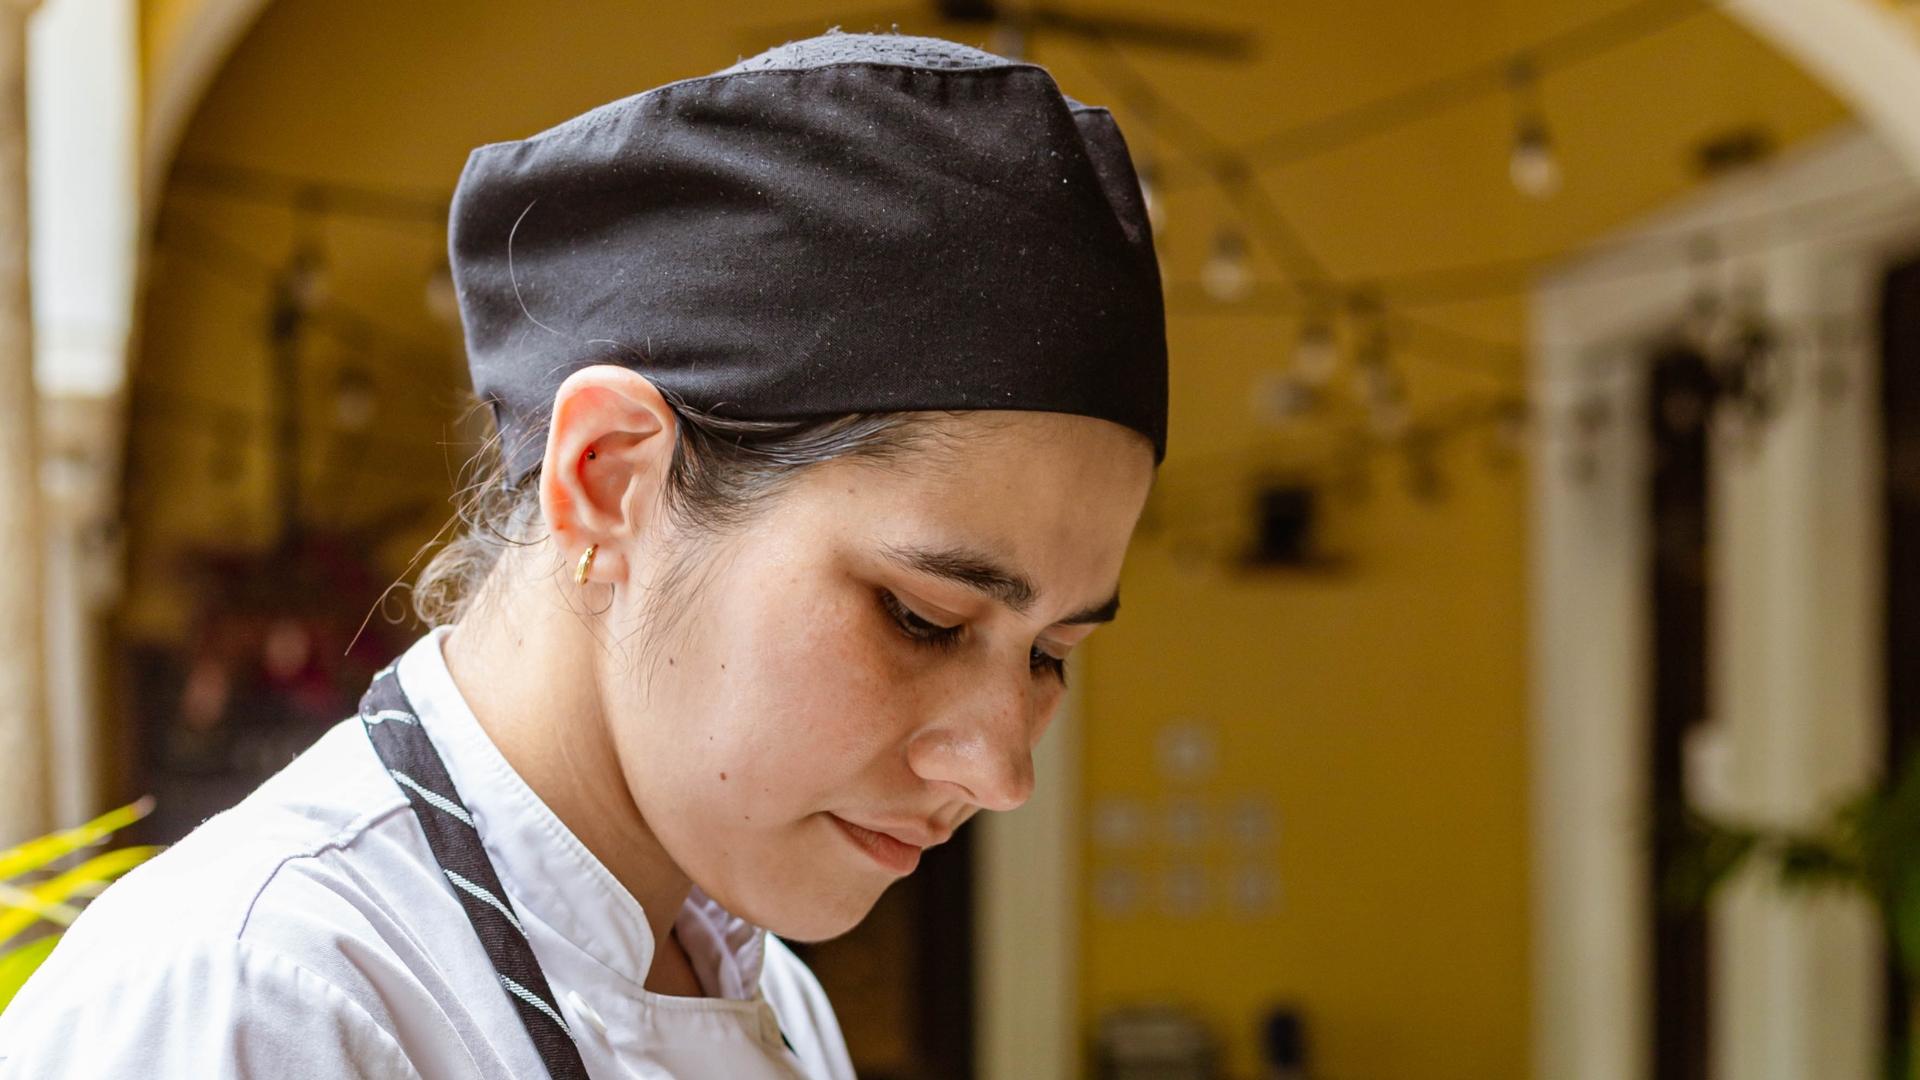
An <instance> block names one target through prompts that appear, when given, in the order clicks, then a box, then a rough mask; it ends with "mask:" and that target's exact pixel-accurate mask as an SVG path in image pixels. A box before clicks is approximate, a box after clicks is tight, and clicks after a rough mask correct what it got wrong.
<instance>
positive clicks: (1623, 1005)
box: [1529, 289, 1650, 1080]
mask: <svg viewBox="0 0 1920 1080" xmlns="http://www.w3.org/2000/svg"><path fill="white" fill-rule="evenodd" d="M1591 292H1592V290H1584V291H1582V290H1577V289H1575V290H1568V289H1553V290H1548V291H1546V292H1544V293H1542V294H1541V295H1540V296H1539V297H1538V299H1537V300H1536V306H1535V324H1534V339H1535V356H1536V363H1537V368H1536V371H1537V374H1536V381H1535V384H1534V390H1533V400H1534V408H1535V409H1536V412H1537V416H1538V428H1539V431H1540V439H1539V442H1538V444H1537V445H1536V446H1535V448H1534V453H1533V458H1532V471H1533V485H1532V494H1533V535H1532V538H1531V544H1530V548H1531V562H1532V566H1531V568H1530V573H1529V589H1530V592H1531V601H1532V603H1531V611H1530V616H1531V617H1530V636H1531V651H1532V665H1531V671H1532V676H1531V696H1532V714H1533V728H1532V741H1533V750H1532V757H1533V770H1532V778H1531V779H1532V789H1533V798H1532V814H1533V882H1534V888H1533V919H1534V932H1533V944H1534V949H1533V983H1534V991H1533V998H1534V1009H1533V1046H1534V1071H1533V1075H1534V1076H1536V1077H1538V1078H1540V1080H1640V1078H1642V1077H1644V1076H1645V1075H1646V1074H1647V1065H1648V1054H1647V1051H1646V1047H1647V1045H1648V1038H1649V1034H1648V1033H1649V1030H1650V1028H1649V1024H1648V1008H1649V995H1648V985H1649V984H1648V979H1649V972H1648V960H1649V952H1648V949H1647V940H1648V918H1647V917H1648V914H1649V913H1648V910H1647V908H1648V905H1647V888H1648V885H1647V855H1646V841H1645V828H1646V820H1647V815H1646V799H1647V795H1646V777H1647V770H1646V753H1647V750H1646V746H1647V744H1646V732H1647V701H1648V697H1647V681H1646V677H1647V664H1646V658H1645V650H1646V647H1647V621H1648V615H1647V588H1648V586H1647V574H1646V565H1647V558H1646V545H1647V541H1646V519H1647V512H1646V505H1647V494H1646V484H1645V480H1644V475H1643V464H1642V463H1643V459H1644V453H1643V446H1642V439H1641V438H1640V432H1641V425H1640V423H1639V418H1640V415H1641V404H1640V403H1641V395H1642V389H1641V383H1642V380H1641V368H1640V365H1639V364H1638V363H1637V362H1636V361H1637V360H1638V357H1637V355H1634V354H1632V353H1631V352H1630V351H1629V350H1628V348H1627V347H1625V346H1622V345H1609V346H1604V347H1596V346H1595V339H1596V338H1600V337H1603V336H1604V335H1603V334H1602V333H1599V332H1596V330H1595V328H1594V327H1593V326H1592V325H1590V323H1587V322H1583V316H1584V315H1585V314H1586V313H1587V312H1588V311H1590V310H1595V309H1598V310H1606V305H1605V303H1604V302H1595V301H1594V298H1593V297H1592V295H1590V294H1591Z"/></svg>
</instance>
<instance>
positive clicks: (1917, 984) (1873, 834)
mask: <svg viewBox="0 0 1920 1080" xmlns="http://www.w3.org/2000/svg"><path fill="white" fill-rule="evenodd" d="M1679 851H1680V853H1679V855H1678V857H1676V858H1675V859H1674V860H1673V861H1672V862H1671V863H1670V864H1669V866H1668V870H1667V873H1666V876H1665V879H1664V880H1663V881H1662V882H1661V888H1662V891H1663V894H1664V895H1663V899H1664V901H1665V902H1666V903H1667V904H1668V905H1669V906H1670V907H1673V908H1675V909H1679V910H1697V909H1699V908H1701V907H1704V906H1705V905H1706V904H1707V903H1708V902H1709V901H1710V900H1711V899H1712V898H1713V895H1714V893H1715V892H1716V891H1718V889H1719V888H1720V887H1721V886H1722V885H1724V884H1725V883H1726V882H1727V881H1728V880H1729V879H1730V878H1732V877H1733V876H1734V874H1735V873H1737V872H1738V871H1739V870H1740V869H1741V868H1742V867H1744V866H1746V865H1748V864H1749V863H1752V862H1755V861H1756V860H1758V861H1761V862H1764V863H1768V864H1771V866H1772V868H1773V872H1774V876H1775V879H1776V880H1777V881H1778V882H1779V883H1780V884H1781V885H1782V886H1785V887H1787V888H1790V889H1797V890H1805V889H1823V888H1841V889H1847V890H1851V891H1855V892H1859V893H1862V894H1864V895H1865V896H1867V897H1868V898H1869V899H1870V900H1872V901H1873V903H1874V906H1875V907H1876V908H1877V909H1878V910H1879V914H1880V918H1881V921H1882V923H1883V924H1884V926H1885V928H1886V934H1887V941H1888V943H1889V944H1890V945H1891V946H1892V948H1893V956H1894V962H1895V964H1896V965H1897V966H1898V967H1899V969H1900V973H1901V977H1902V979H1903V980H1904V981H1905V983H1906V986H1907V988H1908V1013H1907V1016H1906V1017H1905V1018H1904V1021H1905V1024H1904V1027H1905V1030H1904V1032H1903V1037H1902V1039H1901V1045H1899V1046H1896V1047H1893V1048H1891V1049H1892V1053H1891V1054H1890V1061H1889V1066H1890V1068H1889V1075H1892V1076H1900V1077H1911V1078H1912V1080H1920V1056H1916V1055H1914V1054H1913V1053H1912V1048H1913V1038H1914V1033H1915V1032H1916V1031H1920V753H1917V754H1915V755H1914V757H1913V758H1911V759H1910V760H1909V761H1908V762H1907V763H1906V767H1905V768H1903V769H1901V770H1900V771H1899V772H1898V773H1897V774H1896V775H1895V776H1894V777H1893V778H1892V779H1891V780H1889V781H1887V782H1885V783H1882V784H1880V785H1879V786H1877V787H1875V788H1873V789H1871V790H1869V791H1866V792H1863V793H1861V794H1859V795H1857V796H1855V797H1853V798H1851V799H1848V800H1847V801H1846V802H1844V803H1842V804H1841V805H1840V806H1839V807H1838V808H1837V809H1836V810H1834V811H1833V813H1832V814H1831V815H1830V816H1829V817H1828V818H1827V820H1826V821H1825V822H1823V823H1822V824H1821V825H1819V826H1818V827H1816V828H1815V829H1812V830H1810V831H1795V830H1790V829H1768V828H1758V827H1753V826H1744V825H1731V824H1726V823H1723V822H1717V821H1714V820H1712V819H1710V818H1707V817H1705V816H1702V815H1699V814H1689V815H1687V817H1686V825H1685V835H1684V836H1683V837H1682V842H1681V844H1680V845H1679Z"/></svg>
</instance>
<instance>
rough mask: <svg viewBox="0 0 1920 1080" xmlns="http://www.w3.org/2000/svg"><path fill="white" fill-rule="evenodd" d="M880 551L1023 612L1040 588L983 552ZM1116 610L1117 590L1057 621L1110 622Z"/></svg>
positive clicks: (1062, 623) (1074, 623)
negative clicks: (1102, 600) (1096, 602)
mask: <svg viewBox="0 0 1920 1080" xmlns="http://www.w3.org/2000/svg"><path fill="white" fill-rule="evenodd" d="M882 551H883V553H884V554H885V555H886V557H887V558H889V559H891V560H893V561H894V562H896V563H898V564H900V565H901V566H904V567H906V568H908V569H910V570H917V571H919V572H920V573H922V574H926V575H927V576H929V577H937V578H943V579H945V580H947V581H951V582H953V583H954V584H956V585H961V586H964V587H966V588H969V589H972V590H973V591H974V592H978V593H984V594H986V595H987V596H989V597H991V598H992V599H994V600H998V601H999V602H1000V603H1002V604H1005V605H1006V606H1008V607H1009V608H1012V609H1013V610H1014V611H1015V612H1018V613H1020V614H1023V615H1024V614H1026V612H1027V611H1028V609H1030V608H1032V607H1033V601H1034V599H1035V597H1036V596H1038V595H1039V590H1037V589H1035V588H1034V587H1033V582H1032V581H1031V580H1029V579H1028V578H1027V577H1026V576H1025V575H1023V574H1020V573H1018V572H1016V571H1013V570H1009V569H1007V568H1006V567H1005V566H1003V565H1001V564H1000V563H998V562H996V561H994V560H993V559H992V558H991V557H989V556H986V555H980V554H976V553H974V552H970V551H963V550H959V549H945V550H935V549H929V548H920V547H911V546H906V547H896V546H888V547H886V548H883V549H882ZM1119 611H1120V594H1119V593H1117V592H1116V593H1114V594H1113V595H1112V596H1110V597H1108V598H1107V600H1106V602H1105V603H1101V604H1095V605H1094V606H1092V607H1090V608H1085V609H1083V610H1080V611H1076V612H1074V613H1073V614H1071V615H1069V616H1067V617H1066V618H1064V619H1061V620H1059V622H1058V623H1057V624H1056V625H1060V626H1084V625H1087V624H1089V623H1104V622H1112V621H1113V617H1114V616H1115V615H1116V614H1118V613H1119Z"/></svg>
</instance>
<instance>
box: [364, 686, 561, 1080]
mask: <svg viewBox="0 0 1920 1080" xmlns="http://www.w3.org/2000/svg"><path fill="white" fill-rule="evenodd" d="M360 722H361V723H362V724H364V725H365V726H366V729H367V738H369V739H371V740H373V749H374V752H375V753H377V754H379V755H380V762H381V764H383V765H385V766H386V767H387V772H388V773H390V774H392V776H393V779H394V782H395V783H397V784H399V785H400V789H401V790H402V791H405V792H406V793H407V799H408V801H410V802H412V803H413V812H414V816H416V817H418V818H419V819H420V828H421V831H423V832H425V833H426V834H427V846H428V847H429V848H432V849H433V857H434V858H435V859H436V860H438V861H439V863H440V870H441V872H442V873H444V874H445V875H446V878H447V884H448V885H449V886H450V887H452V889H453V894H454V896H455V897H456V898H457V899H458V900H459V901H460V906H461V907H463V908H465V909H466V912H467V921H469V922H471V923H472V924H473V932H474V933H475V934H477V935H479V938H480V944H481V945H482V946H484V947H485V948H486V950H487V958H488V959H489V960H492V961H493V970H494V974H496V975H498V976H499V978H500V985H501V987H503V988H504V989H505V990H506V992H507V995H508V996H509V997H511V998H512V999H513V1005H514V1008H516V1009H518V1010H519V1011H520V1021H521V1023H524V1024H525V1025H526V1026H527V1034H528V1035H530V1036H532V1037H533V1045H534V1048H535V1049H536V1050H538V1051H539V1052H540V1060H541V1061H542V1062H544V1063H545V1064H546V1066H547V1073H548V1075H549V1076H551V1077H552V1078H553V1080H589V1078H588V1077H587V1067H586V1065H585V1064H583V1063H582V1062H581V1060H580V1049H579V1047H577V1046H575V1045H574V1044H573V1033H572V1032H571V1031H570V1030H568V1028H567V1022H566V1021H565V1020H563V1019H561V1018H560V1007H559V1005H558V1004H557V1003H556V1002H555V1000H554V997H553V989H552V987H550V986H548V985H547V976H546V974H545V973H544V972H542V971H541V970H540V961H539V960H538V959H537V958H535V956H534V955H533V946H532V945H530V944H528V942H527V933H526V930H525V929H524V928H523V927H522V926H521V925H520V920H519V918H518V917H517V916H515V915H514V913H513V908H512V906H511V905H510V904H509V903H508V901H507V893H506V890H505V889H502V888H501V887H500V877H499V875H497V874H495V873H494V872H493V863H492V862H490V861H488V859H487V850H486V848H485V847H483V846H481V843H480V833H479V831H478V830H477V829H475V828H474V827H473V816H472V815H471V814H469V813H467V807H466V804H465V803H463V802H461V801H460V793H459V792H458V791H457V790H455V789H454V786H453V778H452V777H450V776H448V775H447V767H446V764H445V763H444V762H442V761H441V760H440V752H439V751H438V750H435V749H434V747H433V740H431V739H429V738H427V733H426V731H425V730H424V729H423V728H421V726H420V718H419V717H418V716H416V715H415V714H414V711H413V705H412V704H411V703H409V702H408V701H407V695H406V694H405V693H404V692H403V691H402V690H401V689H400V679H399V676H397V675H396V674H395V673H394V670H393V668H391V667H390V668H388V669H387V670H386V671H384V672H382V673H381V674H380V677H379V678H377V679H375V680H374V682H373V687H372V689H369V690H368V691H367V694H366V696H365V697H363V698H361V699H360Z"/></svg>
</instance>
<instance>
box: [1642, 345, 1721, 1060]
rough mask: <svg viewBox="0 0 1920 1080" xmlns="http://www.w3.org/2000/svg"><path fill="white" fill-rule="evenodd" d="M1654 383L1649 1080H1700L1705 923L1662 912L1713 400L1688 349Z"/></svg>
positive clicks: (1677, 851) (1678, 797) (1679, 836)
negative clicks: (1651, 1013)
mask: <svg viewBox="0 0 1920 1080" xmlns="http://www.w3.org/2000/svg"><path fill="white" fill-rule="evenodd" d="M1649 371H1650V374H1649V377H1648V386H1647V413H1648V416H1647V421H1648V424H1647V433H1648V453H1649V454H1650V456H1651V459H1652V460H1651V462H1650V463H1649V468H1648V479H1647V487H1648V493H1649V496H1650V498H1649V500H1648V514H1649V528H1648V533H1649V538H1650V540H1651V548H1652V551H1651V559H1650V562H1651V569H1650V571H1649V578H1650V583H1651V585H1652V590H1651V591H1652V596H1651V598H1650V605H1651V612H1650V613H1651V620H1650V621H1651V623H1652V631H1653V642H1652V648H1651V652H1652V665H1653V693H1652V699H1653V700H1652V706H1651V708H1652V716H1651V721H1652V722H1651V738H1650V739H1649V740H1648V766H1649V770H1648V802H1649V805H1650V808H1651V815H1652V820H1653V830H1652V843H1651V845H1650V846H1649V851H1648V854H1649V856H1650V864H1651V865H1650V867H1649V872H1648V880H1649V882H1651V883H1652V885H1653V888H1651V889H1650V890H1649V891H1648V897H1647V902H1648V907H1649V909H1650V913H1649V916H1648V917H1649V919H1650V921H1651V922H1652V925H1653V973H1652V974H1653V1080H1707V1077H1708V1068H1707V1063H1708V1048H1709V1046H1710V1045H1711V1038H1710V1033H1709V1030H1708V1024H1709V1017H1710V1016H1711V1015H1712V1010H1711V1008H1710V1003H1709V1000H1708V971H1709V964H1708V951H1707V950H1708V933H1707V916H1706V913H1705V912H1701V911H1676V910H1674V909H1673V908H1672V907H1671V906H1670V905H1668V904H1665V903H1662V902H1661V900H1662V890H1661V888H1660V883H1661V882H1663V881H1666V880H1667V879H1668V877H1669V876H1670V874H1671V867H1672V866H1673V864H1674V863H1675V861H1676V860H1677V859H1679V858H1682V857H1684V856H1683V855H1682V854H1681V850H1682V845H1683V844H1684V842H1685V830H1686V814H1687V791H1686V779H1687V776H1686V773H1687V769H1686V764H1687V745H1688V742H1689V738H1690V736H1692V735H1693V734H1694V733H1695V732H1696V731H1698V730H1699V728H1700V727H1701V725H1702V724H1703V723H1704V722H1705V721H1706V718H1707V677H1708V663H1707V612H1708V610H1709V603H1708V595H1707V589H1708V575H1707V556H1708V536H1707V522H1708V521H1709V519H1710V516H1711V515H1710V514H1709V512H1708V505H1707V497H1708V496H1707V493H1708V488H1709V483H1708V481H1709V478H1710V467H1711V459H1710V442H1711V440H1710V438H1709V435H1710V430H1709V429H1710V420H1711V418H1712V412H1713V407H1714V399H1715V398H1716V397H1717V395H1718V391H1717V386H1716V380H1715V378H1714V374H1713V371H1712V370H1711V368H1710V367H1709V366H1708V362H1707V358H1706V357H1705V356H1704V355H1702V353H1701V352H1700V350H1698V349H1696V348H1693V347H1691V346H1689V345H1685V344H1680V343H1675V344H1671V345H1668V346H1665V347H1663V348H1660V349H1657V350H1656V351H1655V352H1654V355H1653V358H1652V361H1651V364H1650V366H1649Z"/></svg>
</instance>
